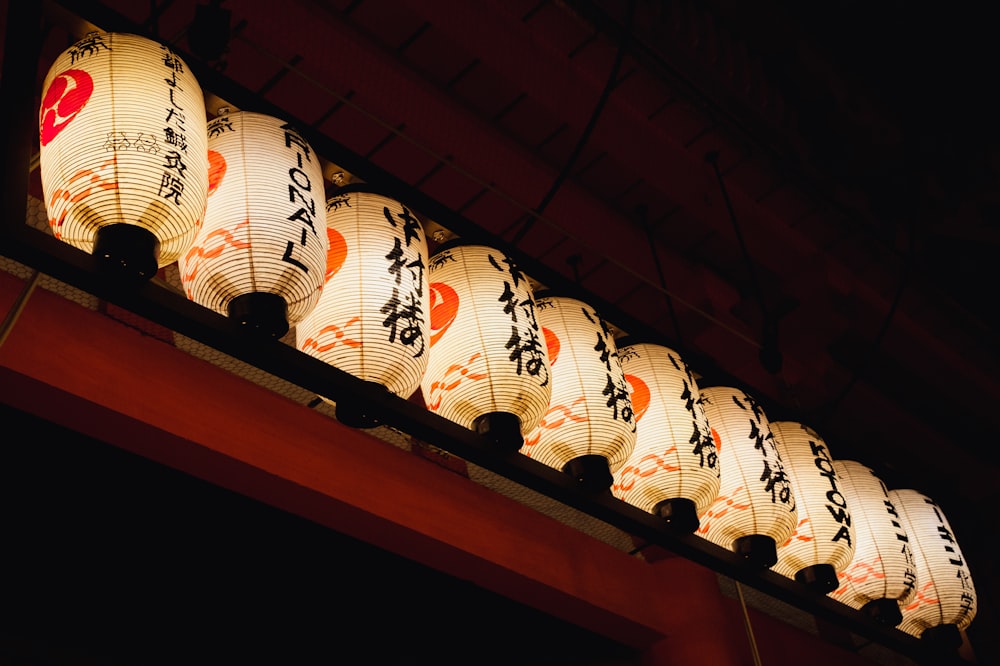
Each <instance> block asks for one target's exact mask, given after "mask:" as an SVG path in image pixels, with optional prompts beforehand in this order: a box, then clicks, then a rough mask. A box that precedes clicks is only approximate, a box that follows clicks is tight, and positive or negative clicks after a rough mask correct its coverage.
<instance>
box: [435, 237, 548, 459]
mask: <svg viewBox="0 0 1000 666" xmlns="http://www.w3.org/2000/svg"><path fill="white" fill-rule="evenodd" d="M428 273H429V280H430V294H431V306H430V307H431V348H430V349H431V353H430V358H429V359H428V364H427V370H426V372H425V373H424V378H423V381H422V382H421V390H422V393H423V396H424V401H425V403H426V405H427V408H428V409H429V410H430V411H432V412H434V413H436V414H439V415H441V416H443V417H444V418H447V419H449V420H451V421H454V422H456V423H459V424H461V425H463V426H465V427H466V428H470V429H472V430H474V431H476V432H478V433H480V434H483V435H486V436H487V437H489V438H490V439H492V440H493V441H494V442H495V443H496V444H497V445H498V446H499V447H500V448H503V449H505V450H510V451H517V450H518V449H520V448H521V445H522V444H523V443H524V435H525V434H526V433H528V432H530V431H531V430H533V429H534V428H535V426H536V425H538V422H539V420H540V419H541V418H542V414H544V413H545V410H546V408H547V407H548V405H549V396H550V395H551V393H552V381H551V377H550V368H549V356H548V350H547V349H546V344H545V340H544V339H543V337H542V331H541V327H540V326H539V325H538V321H537V319H536V317H535V302H534V293H533V290H532V287H531V285H530V284H529V283H528V279H527V278H526V277H525V275H524V274H523V273H522V272H521V271H520V269H518V268H517V267H516V266H515V265H514V262H513V260H512V259H511V258H510V257H508V256H507V255H506V254H505V253H504V252H501V251H499V250H497V249H495V248H492V247H489V246H485V245H478V244H473V243H465V242H462V241H452V242H450V243H445V244H443V245H442V246H440V247H439V248H438V249H437V251H435V253H434V255H433V256H432V257H431V260H430V268H429V272H428Z"/></svg>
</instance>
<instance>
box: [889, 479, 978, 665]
mask: <svg viewBox="0 0 1000 666" xmlns="http://www.w3.org/2000/svg"><path fill="white" fill-rule="evenodd" d="M889 499H890V500H891V501H892V504H893V506H895V507H896V511H897V512H898V513H899V517H900V519H901V520H902V523H903V528H904V529H905V530H906V533H907V534H908V535H909V537H910V547H911V548H912V549H913V556H914V559H915V561H916V566H917V590H916V593H915V594H914V596H913V599H912V600H910V602H909V603H906V604H901V611H902V616H903V619H902V621H901V622H900V623H899V629H900V630H901V631H905V632H906V633H908V634H911V635H913V636H917V637H918V638H920V639H921V641H925V642H927V643H928V644H930V645H933V646H934V647H935V648H945V649H948V648H951V649H955V648H958V647H959V646H960V645H961V644H962V636H961V631H963V630H964V629H965V628H966V627H968V626H969V624H971V623H972V620H973V619H974V618H975V617H976V610H977V601H976V588H975V587H974V586H973V584H972V574H971V572H970V571H969V567H968V565H967V564H966V562H965V558H964V557H963V556H962V549H961V548H960V547H959V545H958V541H957V540H956V539H955V534H954V532H953V531H952V529H951V525H950V524H949V523H948V518H947V517H946V516H945V515H944V511H942V510H941V507H940V506H938V505H937V504H936V503H935V502H934V501H933V500H931V499H930V498H929V497H927V496H926V495H923V494H922V493H920V492H917V491H916V490H910V489H903V490H890V491H889Z"/></svg>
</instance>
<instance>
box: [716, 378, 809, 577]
mask: <svg viewBox="0 0 1000 666" xmlns="http://www.w3.org/2000/svg"><path fill="white" fill-rule="evenodd" d="M701 398H702V402H703V404H704V405H705V415H706V416H707V417H708V425H709V427H710V428H711V429H712V437H714V438H715V446H716V449H718V452H719V468H720V469H719V473H720V484H719V496H718V497H717V498H716V500H715V501H714V502H713V503H712V505H711V506H710V507H709V508H708V511H706V512H705V515H704V516H702V520H701V527H699V528H698V534H700V535H702V536H704V537H705V538H707V539H708V540H709V541H712V542H713V543H715V544H717V545H719V546H722V547H723V548H729V549H731V550H733V551H734V552H736V553H738V554H739V555H741V556H742V557H744V558H745V559H746V561H747V562H748V563H749V564H751V565H753V566H758V567H770V566H772V565H774V564H775V562H777V544H779V543H784V542H785V541H787V540H788V538H789V537H791V536H792V533H793V532H794V531H795V525H796V524H797V522H798V513H797V511H796V508H795V494H794V493H793V491H792V484H791V481H790V480H789V478H788V473H787V472H786V470H785V467H784V464H783V463H782V461H781V456H780V454H779V453H778V450H777V448H776V447H775V445H774V435H773V434H772V433H771V427H770V423H769V422H768V420H767V416H766V415H765V414H764V410H763V408H762V407H761V405H760V404H759V403H758V402H757V401H756V400H755V399H754V398H752V397H751V396H749V395H747V394H746V393H744V392H743V391H741V390H739V389H736V388H731V387H725V386H710V387H707V388H703V389H702V390H701Z"/></svg>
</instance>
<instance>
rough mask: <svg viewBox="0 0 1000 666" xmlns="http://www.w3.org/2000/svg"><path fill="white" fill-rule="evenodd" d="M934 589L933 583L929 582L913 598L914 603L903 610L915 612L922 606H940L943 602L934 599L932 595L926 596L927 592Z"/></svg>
mask: <svg viewBox="0 0 1000 666" xmlns="http://www.w3.org/2000/svg"><path fill="white" fill-rule="evenodd" d="M933 587H934V582H933V581H928V582H927V583H926V584H924V586H923V587H922V588H920V589H919V590H917V594H916V596H914V597H913V601H911V602H910V603H909V604H907V605H906V606H905V607H904V608H903V610H904V611H907V612H909V611H914V610H916V609H918V608H920V607H921V606H931V605H935V604H940V603H941V600H940V599H936V598H932V597H931V596H930V595H927V594H924V593H925V592H927V591H929V590H931V589H932V588H933Z"/></svg>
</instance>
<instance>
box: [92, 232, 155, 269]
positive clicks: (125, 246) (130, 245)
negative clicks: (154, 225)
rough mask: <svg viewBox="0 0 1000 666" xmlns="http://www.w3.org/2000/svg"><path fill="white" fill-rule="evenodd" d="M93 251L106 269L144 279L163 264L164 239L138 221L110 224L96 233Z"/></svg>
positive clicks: (99, 262) (100, 266)
mask: <svg viewBox="0 0 1000 666" xmlns="http://www.w3.org/2000/svg"><path fill="white" fill-rule="evenodd" d="M93 255H94V257H96V258H97V262H98V267H99V269H100V270H101V271H102V272H103V273H105V274H107V275H110V276H113V277H119V278H124V279H126V280H129V281H133V282H144V281H146V280H149V279H150V278H152V277H153V276H154V275H156V271H157V270H159V268H160V266H159V260H160V239H158V238H157V237H156V236H155V235H154V234H153V232H152V231H150V230H149V229H146V228H144V227H140V226H137V225H134V224H124V223H118V224H108V225H106V226H103V227H101V228H99V229H98V230H97V233H96V234H95V235H94V250H93Z"/></svg>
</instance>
